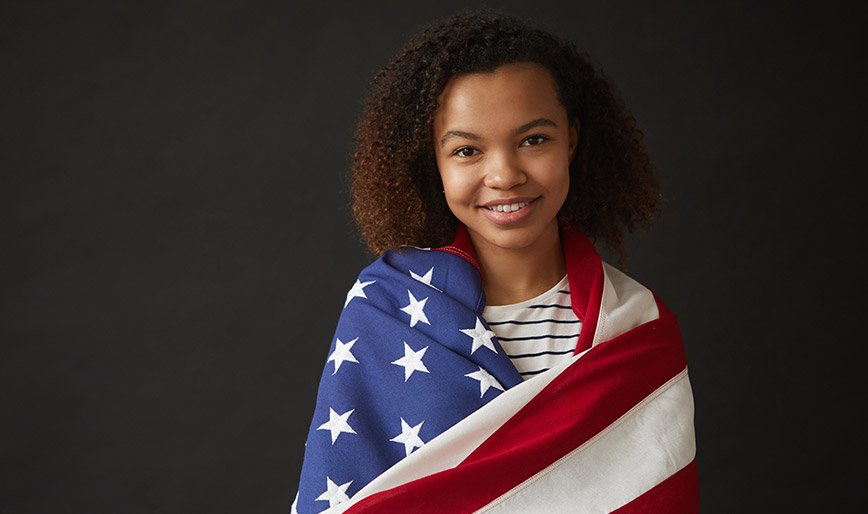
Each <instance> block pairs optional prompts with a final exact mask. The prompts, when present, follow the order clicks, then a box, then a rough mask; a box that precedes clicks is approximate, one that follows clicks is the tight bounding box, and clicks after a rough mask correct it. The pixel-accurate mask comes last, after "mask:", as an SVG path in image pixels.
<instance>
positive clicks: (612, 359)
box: [294, 230, 698, 514]
mask: <svg viewBox="0 0 868 514" xmlns="http://www.w3.org/2000/svg"><path fill="white" fill-rule="evenodd" d="M563 241H564V253H565V257H566V261H567V271H568V276H569V282H570V296H571V303H572V307H573V310H574V311H575V312H576V315H577V316H578V317H579V319H581V320H582V321H583V327H582V332H581V335H580V337H579V342H578V345H577V348H576V354H575V355H574V357H573V358H572V359H571V360H570V361H568V362H566V363H564V364H562V365H560V366H557V367H555V368H553V369H551V370H549V371H547V372H544V373H542V374H540V375H538V376H536V377H534V378H532V379H531V380H528V381H526V382H522V380H521V377H520V376H519V375H518V373H517V372H516V370H515V368H514V366H512V364H511V362H510V361H509V359H508V357H507V356H506V355H505V353H504V352H503V349H502V348H500V346H499V344H498V343H497V340H496V338H495V337H494V336H493V333H491V332H490V331H489V330H488V326H487V325H486V324H485V321H484V320H483V319H482V317H481V314H480V313H481V312H482V309H483V308H484V295H483V294H482V287H481V281H480V278H479V273H478V269H477V268H478V267H477V266H476V262H475V259H474V256H473V253H472V247H471V246H470V244H469V240H468V239H467V235H466V232H464V231H459V234H458V235H457V237H456V241H455V243H453V245H450V246H449V247H445V248H442V249H440V250H443V251H426V250H408V251H405V252H399V253H387V254H385V255H384V256H383V257H382V258H381V259H380V260H378V261H377V262H375V263H374V264H372V265H371V266H370V267H369V268H367V269H366V270H365V271H364V272H363V273H362V275H361V276H360V277H359V280H358V281H357V282H356V285H355V286H354V287H353V289H352V290H351V291H350V293H349V294H348V295H347V303H346V304H345V310H344V313H343V315H342V317H341V320H340V321H339V323H338V330H337V334H336V336H335V343H334V344H333V346H332V349H331V353H330V356H329V360H328V362H327V364H326V371H325V373H324V375H323V379H322V382H321V384H320V392H319V397H318V401H317V408H316V411H315V413H314V419H313V423H312V425H311V431H310V434H309V436H308V442H307V450H306V455H305V464H304V468H303V470H302V480H301V484H300V487H299V496H298V498H297V501H296V504H295V505H294V509H297V512H299V513H302V514H306V513H308V512H320V511H323V510H326V509H328V510H327V512H328V513H329V514H332V513H338V512H352V513H368V512H432V513H434V512H477V511H478V512H504V513H507V512H508V513H511V512H516V513H517V512H522V513H525V512H620V513H628V512H697V511H698V482H697V474H696V467H695V459H694V455H695V443H694V435H693V397H692V393H691V390H690V383H689V381H688V378H687V369H686V364H685V359H684V352H683V345H682V342H681V337H680V332H679V330H678V327H677V324H676V321H675V316H674V315H673V314H670V313H669V312H668V310H667V309H666V307H665V306H664V305H663V304H662V303H661V302H659V301H658V300H657V298H656V297H655V296H654V295H653V294H652V293H651V292H650V291H649V290H648V289H646V288H644V287H643V286H641V285H640V284H638V283H637V282H635V281H633V280H632V279H630V278H629V277H627V276H626V275H624V274H623V273H621V272H619V271H618V270H616V269H614V268H612V267H609V266H608V265H605V264H603V263H602V262H601V261H600V259H599V257H598V256H597V254H596V251H594V249H593V246H592V245H591V244H590V242H589V241H588V240H587V239H586V238H585V237H584V235H582V234H581V233H580V232H578V231H575V230H573V231H567V232H565V233H564V234H563ZM377 285H379V286H380V287H379V288H378V287H376V286H377ZM405 289H406V291H405ZM354 302H355V305H354ZM353 307H358V309H353V310H351V309H352V308H353ZM350 341H352V343H350ZM348 345H351V346H349V347H348ZM366 361H368V362H366ZM342 373H343V375H342Z"/></svg>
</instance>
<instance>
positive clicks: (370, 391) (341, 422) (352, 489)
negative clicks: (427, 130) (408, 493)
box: [293, 248, 522, 514]
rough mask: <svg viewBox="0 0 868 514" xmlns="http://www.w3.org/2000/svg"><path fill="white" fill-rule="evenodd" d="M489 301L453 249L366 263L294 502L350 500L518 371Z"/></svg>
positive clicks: (311, 508) (517, 379) (514, 380)
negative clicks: (492, 320) (486, 313)
mask: <svg viewBox="0 0 868 514" xmlns="http://www.w3.org/2000/svg"><path fill="white" fill-rule="evenodd" d="M484 307H485V297H484V294H483V291H482V281H481V278H480V275H479V272H478V271H477V270H476V269H475V268H474V267H473V265H472V264H470V263H468V262H467V261H465V260H464V259H462V258H461V257H458V256H456V255H453V254H450V253H446V252H441V251H436V250H421V249H409V248H408V249H403V250H401V251H399V252H386V253H385V254H383V256H381V257H380V258H379V259H377V260H376V261H375V262H374V263H373V264H371V265H370V266H368V267H367V268H365V269H364V270H363V271H362V273H361V275H359V278H358V280H356V282H355V284H354V285H353V287H352V288H351V289H350V291H349V292H348V293H347V297H346V301H345V303H344V310H343V312H342V313H341V317H340V320H339V321H338V326H337V330H336V333H335V338H334V341H333V343H332V346H331V349H330V351H329V357H328V360H327V361H326V366H325V370H324V372H323V376H322V379H321V381H320V385H319V393H318V396H317V405H316V409H315V411H314V415H313V421H312V423H311V428H310V432H309V434H308V438H307V445H306V449H305V457H304V465H303V468H302V473H301V480H300V483H299V492H298V497H297V498H296V502H295V503H294V505H293V511H294V512H299V513H301V514H313V513H318V512H321V511H323V510H325V509H327V508H329V507H332V506H334V505H338V504H340V503H342V502H344V501H347V500H348V499H349V498H350V497H351V496H352V495H353V494H355V493H356V492H357V491H358V490H359V489H361V488H362V487H364V486H365V485H366V484H367V483H368V482H370V481H371V480H373V479H374V478H375V477H376V476H378V475H379V474H381V473H382V472H383V471H385V470H386V469H388V468H389V467H391V466H392V465H393V464H395V463H396V462H398V461H399V460H401V459H403V458H404V457H406V456H408V455H410V454H411V453H412V452H413V451H415V450H417V449H418V448H420V447H422V446H423V445H424V444H425V443H426V442H428V441H430V440H431V439H433V438H434V437H436V436H437V435H439V434H440V433H442V432H444V431H445V430H446V429H448V428H449V427H451V426H452V425H454V424H455V423H457V422H458V421H460V420H462V419H463V418H465V417H466V416H467V415H469V414H470V413H472V412H473V411H475V410H477V409H478V408H480V407H481V406H483V405H485V404H486V403H488V402H489V401H491V400H492V399H494V398H495V397H497V395H499V394H500V393H501V392H502V391H504V390H506V389H509V388H510V387H513V386H514V385H516V384H519V383H521V382H522V379H521V376H520V375H519V374H518V372H517V371H516V369H515V366H514V365H513V364H512V362H511V361H510V360H509V358H508V357H507V356H506V354H505V352H504V351H503V349H502V348H501V346H500V344H499V343H498V342H497V339H496V338H495V336H494V333H493V332H491V330H490V329H489V327H488V325H487V324H486V323H485V320H483V319H482V314H481V313H482V310H483V308H484Z"/></svg>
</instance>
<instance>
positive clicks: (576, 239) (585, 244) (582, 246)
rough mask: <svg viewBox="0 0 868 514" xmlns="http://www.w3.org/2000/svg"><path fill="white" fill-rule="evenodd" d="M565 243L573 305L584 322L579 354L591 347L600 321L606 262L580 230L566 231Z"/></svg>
mask: <svg viewBox="0 0 868 514" xmlns="http://www.w3.org/2000/svg"><path fill="white" fill-rule="evenodd" d="M561 240H562V241H563V245H564V255H565V256H566V262H567V277H568V278H569V281H570V305H571V306H572V308H573V312H575V313H576V316H577V317H578V318H579V319H580V320H581V321H582V331H581V332H580V333H579V340H578V342H577V343H576V354H579V353H582V352H583V351H585V350H587V349H588V348H590V347H591V344H593V342H594V334H595V333H596V332H597V318H599V317H600V299H601V298H602V297H603V285H604V284H605V283H606V279H605V276H604V274H603V261H601V260H600V256H599V255H598V254H597V250H595V249H594V245H593V244H592V243H591V241H590V240H589V239H588V238H587V237H586V236H585V234H584V233H582V231H581V230H579V229H577V228H569V229H565V230H564V231H563V233H562V237H561Z"/></svg>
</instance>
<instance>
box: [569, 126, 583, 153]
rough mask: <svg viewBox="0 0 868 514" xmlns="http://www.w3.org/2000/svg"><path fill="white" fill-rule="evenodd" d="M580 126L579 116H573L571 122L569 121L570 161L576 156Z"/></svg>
mask: <svg viewBox="0 0 868 514" xmlns="http://www.w3.org/2000/svg"><path fill="white" fill-rule="evenodd" d="M580 127H581V124H580V123H579V118H573V122H572V123H570V162H573V157H575V156H576V148H578V146H579V129H580Z"/></svg>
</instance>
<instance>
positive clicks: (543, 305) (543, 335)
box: [482, 276, 582, 380]
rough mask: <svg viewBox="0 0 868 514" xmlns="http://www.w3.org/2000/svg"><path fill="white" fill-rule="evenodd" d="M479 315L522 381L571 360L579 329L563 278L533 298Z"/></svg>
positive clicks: (496, 307) (495, 307) (488, 308)
mask: <svg viewBox="0 0 868 514" xmlns="http://www.w3.org/2000/svg"><path fill="white" fill-rule="evenodd" d="M482 315H483V317H484V318H485V320H486V321H487V322H488V326H490V327H491V330H492V331H494V333H495V335H496V336H497V339H498V340H499V341H500V344H501V346H503V349H504V350H505V351H506V355H507V356H508V357H509V358H510V360H512V363H513V364H514V365H515V368H516V369H517V370H518V372H519V373H521V376H522V377H523V378H524V379H525V380H527V379H528V378H531V377H533V376H536V375H538V374H540V373H542V372H543V371H546V370H548V369H549V368H551V367H553V366H556V365H557V364H559V363H560V362H563V361H564V360H568V359H570V358H571V357H572V355H573V352H574V351H575V349H576V344H577V342H578V340H579V332H580V331H581V329H582V322H581V321H579V319H578V318H577V317H576V314H575V313H574V312H573V309H572V307H571V305H570V291H569V282H568V280H567V277H566V276H564V278H563V279H562V280H561V281H560V282H558V283H557V284H555V286H554V287H553V288H551V289H549V290H548V291H546V292H545V293H543V294H541V295H539V296H537V297H536V298H531V299H530V300H527V301H524V302H520V303H514V304H511V305H495V306H490V307H486V308H485V310H484V311H483V313H482Z"/></svg>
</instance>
